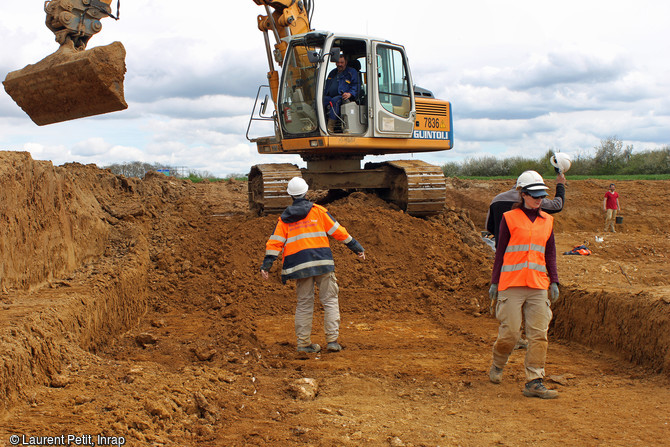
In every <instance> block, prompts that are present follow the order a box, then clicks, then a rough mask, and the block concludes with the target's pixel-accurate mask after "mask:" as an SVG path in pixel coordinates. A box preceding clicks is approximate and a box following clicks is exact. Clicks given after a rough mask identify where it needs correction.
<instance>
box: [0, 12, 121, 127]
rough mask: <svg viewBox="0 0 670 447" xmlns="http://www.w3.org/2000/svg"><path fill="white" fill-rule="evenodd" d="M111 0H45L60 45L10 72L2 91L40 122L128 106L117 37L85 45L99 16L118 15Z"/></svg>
mask: <svg viewBox="0 0 670 447" xmlns="http://www.w3.org/2000/svg"><path fill="white" fill-rule="evenodd" d="M112 1H113V0H50V1H46V2H44V11H45V12H46V22H45V23H46V26H47V28H49V29H50V30H51V31H52V32H53V33H54V35H55V36H56V42H58V43H59V44H60V48H59V49H58V50H57V51H56V52H55V53H53V54H51V55H49V56H47V57H46V58H44V59H42V60H41V61H39V62H38V63H36V64H33V65H28V66H26V67H25V68H23V69H21V70H17V71H13V72H11V73H9V74H8V75H7V77H6V78H5V80H4V81H3V85H4V87H5V91H6V92H7V93H8V94H9V96H11V97H12V99H13V100H14V102H16V103H17V104H18V105H19V107H21V108H22V109H23V110H24V112H26V113H27V114H28V116H29V117H30V118H31V119H32V120H33V122H34V123H35V124H37V125H39V126H43V125H46V124H53V123H58V122H62V121H68V120H73V119H77V118H83V117H86V116H92V115H99V114H102V113H109V112H114V111H117V110H123V109H126V108H128V104H127V103H126V100H125V98H124V95H123V80H124V75H125V73H126V64H125V57H126V50H125V48H124V47H123V45H122V44H121V43H120V42H114V43H112V44H110V45H106V46H102V47H96V48H93V49H90V50H87V49H86V45H87V43H88V41H89V39H90V38H91V36H93V35H94V34H96V33H98V32H99V31H100V30H101V29H102V24H101V22H100V20H102V19H103V18H105V17H112V18H114V19H118V15H119V14H118V10H119V0H117V12H116V16H115V15H114V14H113V11H112V7H111V3H112Z"/></svg>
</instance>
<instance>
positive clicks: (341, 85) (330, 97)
mask: <svg viewBox="0 0 670 447" xmlns="http://www.w3.org/2000/svg"><path fill="white" fill-rule="evenodd" d="M359 90H360V79H359V76H358V72H357V71H356V70H354V69H353V68H351V67H347V59H346V57H345V56H344V54H342V55H340V59H339V60H338V61H337V64H336V68H334V69H333V70H332V71H331V72H330V73H328V77H327V78H326V88H325V90H324V92H323V107H324V110H326V111H327V112H328V132H330V133H333V132H334V131H335V124H336V123H337V121H339V120H340V119H341V118H340V106H341V105H342V101H355V100H356V98H357V97H358V91H359Z"/></svg>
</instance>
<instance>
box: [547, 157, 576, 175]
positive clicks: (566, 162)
mask: <svg viewBox="0 0 670 447" xmlns="http://www.w3.org/2000/svg"><path fill="white" fill-rule="evenodd" d="M549 162H550V163H551V165H552V166H553V167H554V169H555V170H556V172H557V173H558V174H565V173H566V172H568V170H569V169H570V166H571V165H572V162H571V161H570V156H569V155H568V154H564V153H563V152H557V153H555V154H554V155H552V156H551V158H550V159H549Z"/></svg>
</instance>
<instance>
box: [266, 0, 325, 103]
mask: <svg viewBox="0 0 670 447" xmlns="http://www.w3.org/2000/svg"><path fill="white" fill-rule="evenodd" d="M253 1H254V3H256V4H257V5H259V6H264V7H265V11H266V15H259V16H258V29H259V30H260V31H261V32H263V35H264V37H265V49H266V51H267V56H268V64H269V66H270V70H269V71H268V82H269V84H270V91H271V92H272V99H273V101H274V103H275V104H277V96H278V92H279V72H278V71H277V70H276V69H275V62H276V63H277V64H278V65H279V66H280V67H281V65H282V62H283V60H284V56H285V55H286V48H287V46H288V44H287V43H286V41H283V40H282V39H283V38H284V37H288V36H293V35H296V34H303V33H307V32H309V31H311V29H310V16H311V13H312V8H313V5H312V0H298V1H296V0H253ZM270 33H272V34H273V35H274V37H275V42H276V43H275V45H274V50H273V49H272V48H271V44H270V37H269V34H270Z"/></svg>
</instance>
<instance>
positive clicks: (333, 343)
mask: <svg viewBox="0 0 670 447" xmlns="http://www.w3.org/2000/svg"><path fill="white" fill-rule="evenodd" d="M326 349H327V350H329V351H333V352H338V351H341V350H342V346H341V345H340V344H339V343H338V342H336V341H331V342H328V345H327V346H326Z"/></svg>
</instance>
